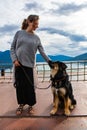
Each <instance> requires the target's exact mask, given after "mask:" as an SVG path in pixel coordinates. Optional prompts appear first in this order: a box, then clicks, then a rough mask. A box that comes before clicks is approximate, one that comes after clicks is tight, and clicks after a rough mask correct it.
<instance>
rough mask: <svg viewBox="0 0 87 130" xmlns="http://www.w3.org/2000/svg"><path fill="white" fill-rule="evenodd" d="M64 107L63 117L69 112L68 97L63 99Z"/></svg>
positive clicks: (69, 101) (69, 103) (69, 102)
mask: <svg viewBox="0 0 87 130" xmlns="http://www.w3.org/2000/svg"><path fill="white" fill-rule="evenodd" d="M64 105H65V109H64V113H65V115H67V116H68V115H70V110H69V107H70V105H71V100H70V99H69V97H67V98H64Z"/></svg>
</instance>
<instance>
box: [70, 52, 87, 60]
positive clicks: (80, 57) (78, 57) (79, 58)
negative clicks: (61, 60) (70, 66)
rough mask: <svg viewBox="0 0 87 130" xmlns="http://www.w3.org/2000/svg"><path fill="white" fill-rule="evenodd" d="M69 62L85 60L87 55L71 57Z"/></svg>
mask: <svg viewBox="0 0 87 130" xmlns="http://www.w3.org/2000/svg"><path fill="white" fill-rule="evenodd" d="M71 60H87V53H84V54H81V55H79V56H76V57H73V58H72V59H71Z"/></svg>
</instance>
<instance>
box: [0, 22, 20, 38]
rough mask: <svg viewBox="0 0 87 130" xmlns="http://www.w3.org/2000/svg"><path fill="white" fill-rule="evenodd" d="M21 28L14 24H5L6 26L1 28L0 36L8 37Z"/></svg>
mask: <svg viewBox="0 0 87 130" xmlns="http://www.w3.org/2000/svg"><path fill="white" fill-rule="evenodd" d="M18 28H19V27H18V26H17V25H13V24H10V25H8V24H5V25H4V26H2V27H0V36H2V35H6V34H12V32H14V31H15V30H17V29H18Z"/></svg>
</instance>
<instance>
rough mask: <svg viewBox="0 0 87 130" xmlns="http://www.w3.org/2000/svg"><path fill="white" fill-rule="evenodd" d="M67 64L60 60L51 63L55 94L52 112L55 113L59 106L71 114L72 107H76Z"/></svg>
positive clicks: (53, 91) (52, 83)
mask: <svg viewBox="0 0 87 130" xmlns="http://www.w3.org/2000/svg"><path fill="white" fill-rule="evenodd" d="M66 68H67V66H66V64H65V63H63V62H60V61H55V62H52V63H51V74H50V79H51V89H52V94H53V109H52V110H51V112H50V114H51V115H55V114H56V113H57V111H58V108H59V107H63V108H64V114H65V115H66V116H68V115H70V109H71V110H72V109H74V107H75V105H76V100H75V99H74V95H73V89H72V85H71V83H70V81H69V76H68V74H67V72H66Z"/></svg>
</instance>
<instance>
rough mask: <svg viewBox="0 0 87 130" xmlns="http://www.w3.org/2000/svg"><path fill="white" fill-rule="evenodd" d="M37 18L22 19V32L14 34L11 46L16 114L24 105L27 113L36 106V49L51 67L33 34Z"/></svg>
mask: <svg viewBox="0 0 87 130" xmlns="http://www.w3.org/2000/svg"><path fill="white" fill-rule="evenodd" d="M38 21H39V16H37V15H30V16H28V18H27V19H24V21H23V23H22V30H19V31H17V32H16V34H15V36H14V40H13V42H12V45H11V58H12V61H13V64H14V66H15V84H16V95H17V102H18V104H19V107H18V109H17V110H16V114H17V115H19V114H21V113H22V111H23V107H24V105H26V104H28V105H29V109H28V110H29V111H30V110H32V106H33V105H34V104H36V95H35V89H34V79H33V67H34V63H35V54H36V52H37V49H38V50H39V52H40V53H41V55H42V56H43V57H44V59H45V60H46V62H47V63H48V64H49V65H51V61H50V60H49V58H48V57H47V56H46V54H45V52H44V49H43V47H42V45H41V41H40V39H39V37H38V36H37V35H36V34H35V33H34V31H35V30H36V29H37V28H38Z"/></svg>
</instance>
